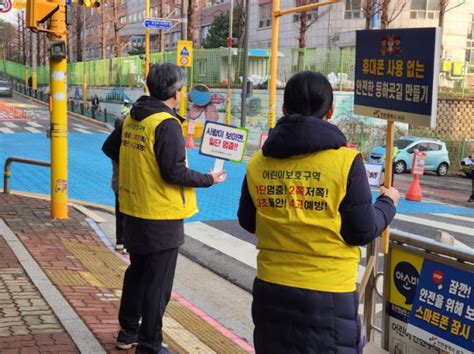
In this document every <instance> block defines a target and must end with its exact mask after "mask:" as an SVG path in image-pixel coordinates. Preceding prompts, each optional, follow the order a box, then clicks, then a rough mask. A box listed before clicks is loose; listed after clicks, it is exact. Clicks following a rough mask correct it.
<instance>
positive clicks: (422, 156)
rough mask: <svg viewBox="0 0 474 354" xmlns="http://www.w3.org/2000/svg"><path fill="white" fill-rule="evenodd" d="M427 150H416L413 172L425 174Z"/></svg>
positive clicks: (420, 174)
mask: <svg viewBox="0 0 474 354" xmlns="http://www.w3.org/2000/svg"><path fill="white" fill-rule="evenodd" d="M425 162H426V152H418V151H417V152H415V153H414V154H413V164H412V166H411V174H412V175H419V176H423V173H424V171H425Z"/></svg>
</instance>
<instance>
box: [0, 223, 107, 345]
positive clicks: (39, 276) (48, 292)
mask: <svg viewBox="0 0 474 354" xmlns="http://www.w3.org/2000/svg"><path fill="white" fill-rule="evenodd" d="M0 234H1V235H2V236H3V238H4V240H5V241H6V243H7V244H8V246H9V247H10V248H11V250H12V251H13V253H14V254H15V256H16V257H17V258H18V261H19V262H20V264H21V266H22V267H23V269H24V270H25V272H26V274H27V275H28V276H29V277H30V279H31V281H32V282H33V284H34V285H35V286H36V288H37V289H38V291H39V292H40V294H41V296H43V298H44V300H45V301H46V302H47V303H48V305H49V307H51V309H52V310H53V312H54V314H55V315H56V317H57V318H58V319H59V322H61V324H62V325H63V327H64V329H65V330H66V332H67V333H68V334H69V336H70V337H71V339H72V340H73V342H74V343H75V344H76V346H77V348H78V349H79V351H80V352H81V353H91V354H93V353H94V354H95V353H97V354H102V353H105V351H104V348H103V347H102V346H101V345H100V343H99V342H98V341H97V339H96V338H95V336H94V335H93V334H92V332H91V331H90V330H89V328H88V327H87V326H86V325H85V323H84V322H83V321H82V320H81V318H80V317H79V315H78V314H77V313H76V312H75V311H74V309H73V308H72V307H71V305H69V303H68V302H67V300H66V299H65V298H64V296H63V295H62V294H61V293H60V292H59V290H58V289H57V288H56V287H55V286H54V285H53V283H51V281H50V280H49V278H48V277H47V275H46V274H45V273H44V271H43V270H42V269H41V267H40V266H39V265H38V263H37V262H36V261H35V259H34V258H33V257H32V256H31V254H30V253H29V252H28V250H27V249H26V248H25V246H23V244H22V243H21V241H20V240H19V239H18V238H17V236H16V235H15V234H14V233H13V232H12V231H11V230H10V228H9V227H8V226H7V224H6V223H5V222H4V221H3V219H0Z"/></svg>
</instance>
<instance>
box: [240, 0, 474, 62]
mask: <svg viewBox="0 0 474 354" xmlns="http://www.w3.org/2000/svg"><path fill="white" fill-rule="evenodd" d="M361 3H363V2H362V1H361V0H344V1H342V2H340V3H337V4H334V5H331V6H328V7H321V8H319V9H318V10H314V11H311V12H309V13H307V16H308V23H312V24H311V26H310V27H309V29H308V30H307V32H306V38H305V39H306V47H309V48H348V47H354V46H355V31H356V30H359V29H364V28H365V22H366V20H365V15H364V12H363V10H362V9H361ZM439 3H440V0H394V1H392V3H391V4H392V7H391V8H390V10H389V14H390V17H391V16H392V14H396V13H398V12H400V13H399V15H398V17H396V18H395V19H393V21H392V22H391V23H390V25H389V28H400V27H404V28H415V27H435V26H438V24H439V13H440V11H439ZM300 4H301V1H299V0H282V1H281V8H290V7H294V6H297V5H300ZM447 9H448V11H447V12H446V13H445V18H444V27H443V53H442V54H443V58H445V59H451V60H452V61H454V62H464V61H465V60H466V61H469V62H471V63H472V64H474V1H472V0H449V5H448V8H447ZM271 11H272V1H271V0H258V1H250V14H251V19H250V21H251V22H250V24H249V25H250V32H249V33H250V46H251V47H255V48H269V47H270V45H271V38H272V34H271V24H272V20H271V17H272V16H271V14H272V12H271ZM299 16H300V15H298V14H292V15H286V16H283V17H282V18H281V20H280V43H279V44H280V48H297V47H298V39H299V35H300V28H299V23H300V21H299Z"/></svg>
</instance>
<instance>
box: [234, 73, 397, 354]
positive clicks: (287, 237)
mask: <svg viewBox="0 0 474 354" xmlns="http://www.w3.org/2000/svg"><path fill="white" fill-rule="evenodd" d="M283 114H284V116H283V117H282V118H281V119H280V120H279V121H278V122H277V124H276V127H275V128H273V129H271V130H270V133H269V136H268V139H267V140H266V141H265V143H264V145H263V147H262V150H259V151H257V152H256V153H255V154H254V156H253V157H252V159H251V160H250V162H249V163H248V165H247V175H246V177H245V178H244V181H243V186H242V194H241V198H240V205H239V210H238V218H239V223H240V225H241V226H242V227H243V228H244V229H246V230H247V231H249V232H251V233H255V235H256V238H257V248H258V251H259V252H258V257H257V277H256V279H255V281H254V285H253V292H252V294H253V303H252V317H253V321H254V324H255V330H254V346H255V349H256V352H257V354H258V353H271V354H279V353H285V354H287V353H292V354H294V353H347V354H349V353H362V351H361V341H360V322H359V318H358V315H357V313H358V307H359V301H358V295H357V292H356V279H357V269H358V264H359V261H360V250H359V246H361V245H365V244H367V243H369V242H371V241H373V240H374V239H375V238H376V237H377V236H379V235H380V234H381V232H382V231H383V230H384V229H385V228H386V227H387V226H388V225H389V223H390V222H391V221H392V219H393V218H394V216H395V213H396V205H397V203H398V200H399V193H398V191H397V190H396V189H394V188H384V187H382V188H381V194H380V196H379V197H378V199H377V201H376V202H375V204H372V196H371V192H370V188H369V183H368V180H367V175H366V171H365V167H364V163H363V160H362V157H361V155H360V153H359V152H357V151H355V150H353V149H350V148H348V147H346V145H347V141H346V138H345V136H344V135H343V133H342V132H341V131H340V130H339V129H338V128H337V127H336V126H335V125H333V124H330V123H329V122H328V120H329V119H330V118H331V116H332V114H333V92H332V88H331V84H330V83H329V81H328V80H327V79H326V78H325V77H324V76H323V75H322V74H320V73H315V72H311V71H304V72H300V73H297V74H295V75H294V76H293V77H292V78H291V79H290V80H289V81H288V83H287V84H286V87H285V92H284V104H283Z"/></svg>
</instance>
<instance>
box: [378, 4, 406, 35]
mask: <svg viewBox="0 0 474 354" xmlns="http://www.w3.org/2000/svg"><path fill="white" fill-rule="evenodd" d="M406 5H407V0H380V1H379V5H378V7H379V9H375V11H380V22H381V23H380V28H382V29H387V28H388V27H389V26H390V24H391V23H392V22H393V21H395V20H396V19H397V18H398V16H400V14H401V13H402V11H403V9H404V8H405V6H406Z"/></svg>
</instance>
